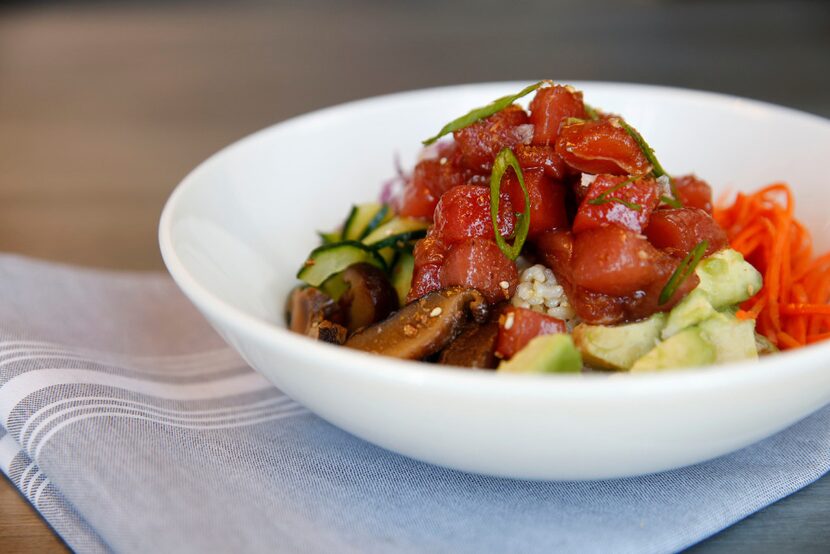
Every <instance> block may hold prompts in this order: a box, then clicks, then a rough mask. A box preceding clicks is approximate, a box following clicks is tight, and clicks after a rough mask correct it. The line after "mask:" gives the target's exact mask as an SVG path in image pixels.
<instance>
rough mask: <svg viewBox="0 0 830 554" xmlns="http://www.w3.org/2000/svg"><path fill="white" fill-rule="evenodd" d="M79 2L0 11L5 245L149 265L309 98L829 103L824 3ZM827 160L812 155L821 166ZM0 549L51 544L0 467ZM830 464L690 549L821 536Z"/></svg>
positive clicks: (793, 542)
mask: <svg viewBox="0 0 830 554" xmlns="http://www.w3.org/2000/svg"><path fill="white" fill-rule="evenodd" d="M549 4H550V3H547V2H543V1H541V0H539V1H537V2H530V3H526V4H524V5H523V7H521V8H514V7H508V6H507V5H505V4H503V3H491V2H485V3H470V4H464V3H459V4H453V5H452V6H449V7H447V6H444V3H440V2H436V3H417V2H399V3H391V4H388V5H387V4H383V5H382V4H381V3H376V2H370V1H368V0H366V1H364V2H357V3H354V2H352V3H349V4H348V6H347V5H345V4H339V3H335V2H329V3H326V2H319V1H314V2H306V3H304V4H303V5H302V6H283V5H279V4H275V3H271V4H266V5H260V6H256V5H250V6H249V5H242V4H240V3H235V4H234V5H233V7H230V6H221V5H216V4H210V5H208V6H205V5H203V4H201V3H193V4H188V3H185V4H181V5H176V6H167V5H164V4H163V3H158V4H155V3H151V5H150V7H146V6H143V7H142V6H133V5H130V4H121V3H119V4H117V5H115V6H109V7H105V6H104V5H99V4H94V3H93V4H90V5H87V4H85V3H81V4H78V5H77V6H75V5H71V4H70V5H69V6H68V7H67V6H66V5H65V4H64V5H61V6H42V5H40V4H34V5H32V6H28V5H27V4H26V3H16V4H13V5H11V6H6V7H5V8H2V7H0V250H1V251H13V252H20V253H24V254H27V255H32V256H38V257H43V258H48V259H53V260H61V261H66V262H72V263H77V264H84V265H91V266H101V267H114V268H122V269H161V268H162V263H161V258H160V257H159V254H158V249H157V246H156V224H157V220H158V214H159V212H160V210H161V207H162V204H163V202H164V200H165V198H166V197H167V195H168V194H169V193H170V191H171V190H172V188H173V186H174V185H175V184H176V182H177V181H178V180H179V179H180V178H181V177H182V176H183V175H184V174H185V173H186V172H187V171H188V170H189V169H190V168H192V167H193V166H194V165H195V164H196V163H198V162H199V161H200V160H202V159H204V158H205V157H206V156H208V155H209V154H211V153H212V152H214V151H215V150H217V149H218V148H220V147H222V146H223V145H225V144H227V143H228V142H230V141H232V140H234V139H236V138H239V137H241V136H244V135H245V134H247V133H249V132H251V131H254V130H256V129H259V128H261V127H264V126H266V125H268V124H271V123H274V122H277V121H279V120H282V119H284V118H286V117H289V116H291V115H295V114H298V113H302V112H305V111H308V110H311V109H314V108H318V107H322V106H326V105H330V104H334V103H338V102H342V101H346V100H351V99H355V98H360V97H364V96H369V95H375V94H382V93H386V92H393V91H397V90H404V89H410V88H420V87H426V86H433V85H440V84H452V83H460V82H472V81H488V80H509V79H537V78H541V77H551V78H555V79H560V80H561V79H574V80H576V79H598V80H617V81H638V82H652V83H660V84H666V85H675V86H687V87H693V88H703V89H709V90H719V91H723V92H728V93H734V94H740V95H744V96H750V97H756V98H761V99H766V100H770V101H773V102H778V103H783V104H787V105H791V106H795V107H799V108H801V109H805V110H808V111H813V112H816V113H819V114H822V115H824V116H827V115H828V114H830V94H828V92H830V72H828V71H827V56H828V53H830V33H827V32H826V31H827V28H828V23H829V22H830V13H829V12H828V9H827V8H826V7H825V4H822V3H818V2H814V3H800V2H792V3H788V4H787V7H786V9H784V7H783V6H782V5H781V4H779V3H777V2H760V3H753V4H746V3H740V2H739V3H709V2H707V3H702V4H698V3H690V2H639V3H636V4H635V5H633V6H623V5H621V3H614V2H611V1H610V0H609V1H608V2H607V3H606V5H604V6H603V5H602V4H600V5H599V6H597V5H596V4H594V5H592V6H582V5H581V4H577V3H573V4H574V5H571V6H569V7H567V8H565V7H558V8H557V7H556V6H552V5H549ZM819 169H820V168H819ZM0 514H1V515H0V551H2V552H12V551H23V550H35V551H40V552H57V551H61V550H63V548H64V547H63V546H62V543H61V542H60V541H59V539H57V538H56V537H55V535H54V534H53V533H52V531H51V530H50V529H49V528H48V527H47V526H46V525H45V524H44V523H43V522H42V521H41V520H40V519H39V518H38V517H37V516H36V515H35V514H34V512H33V511H32V510H31V508H30V507H29V506H28V504H26V503H25V501H23V500H22V498H21V497H20V496H19V495H18V494H17V493H16V491H15V489H14V488H13V487H12V486H11V485H10V484H9V483H8V482H7V481H0ZM828 514H830V478H828V477H825V478H824V479H822V480H820V481H819V482H817V483H815V484H814V485H811V486H809V487H807V488H806V489H804V490H803V491H801V492H799V493H797V494H795V495H793V496H792V497H790V498H788V499H786V500H783V501H781V502H778V503H777V504H775V505H773V506H771V507H769V508H767V509H765V510H762V511H761V512H759V513H758V514H756V515H754V516H752V517H750V518H748V519H747V520H745V521H743V522H741V523H739V524H738V525H735V526H734V527H732V528H730V529H728V530H726V531H724V532H722V533H720V534H718V535H717V536H715V537H714V538H712V539H709V540H707V541H705V542H704V543H702V544H701V545H698V546H697V547H695V548H694V549H693V550H695V551H698V552H733V551H743V552H749V551H752V552H758V551H768V552H777V551H782V550H790V551H796V550H797V551H802V552H806V551H815V552H819V551H827V547H828V544H830V525H828V524H827V516H828Z"/></svg>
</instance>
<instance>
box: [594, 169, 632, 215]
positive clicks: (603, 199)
mask: <svg viewBox="0 0 830 554" xmlns="http://www.w3.org/2000/svg"><path fill="white" fill-rule="evenodd" d="M635 180H636V177H629V178H628V179H626V180H625V181H623V182H621V183H618V184H616V185H614V186H613V187H611V188H610V189H608V190H606V191H605V192H603V193H602V194H600V195H599V196H597V197H596V198H594V199H592V200H588V203H589V204H591V205H594V206H602V205H603V204H607V203H609V202H617V203H618V204H622V205H623V206H625V207H626V208H628V209H630V210H634V211H637V212H639V211H642V209H643V207H642V206H640V205H639V204H637V203H635V202H629V201H628V200H624V199H622V198H618V197H616V196H611V194H613V193H615V192H617V191H618V190H620V189H621V188H623V187H625V186H628V185H630V184H631V183H633V182H634V181H635Z"/></svg>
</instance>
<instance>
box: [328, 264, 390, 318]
mask: <svg viewBox="0 0 830 554" xmlns="http://www.w3.org/2000/svg"><path fill="white" fill-rule="evenodd" d="M342 278H343V281H344V282H345V283H346V284H347V285H348V287H349V288H348V289H346V291H345V292H344V293H343V295H342V296H341V297H340V308H341V309H342V310H343V314H344V316H345V320H346V327H348V329H349V332H350V333H352V332H354V331H357V330H358V329H361V328H363V327H366V326H367V325H371V324H372V323H376V322H378V321H381V320H382V319H384V318H386V316H388V315H389V314H390V313H392V312H393V311H395V310H397V309H398V295H397V293H396V292H395V289H394V288H392V285H391V283H389V279H388V278H387V277H386V275H385V274H384V273H383V271H381V270H380V269H378V268H376V267H375V266H373V265H370V264H367V263H358V264H353V265H350V266H349V267H347V268H346V270H345V271H344V272H343V275H342Z"/></svg>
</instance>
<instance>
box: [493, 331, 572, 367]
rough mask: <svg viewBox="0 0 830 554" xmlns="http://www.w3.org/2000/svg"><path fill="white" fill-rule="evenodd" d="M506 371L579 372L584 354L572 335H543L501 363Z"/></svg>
mask: <svg viewBox="0 0 830 554" xmlns="http://www.w3.org/2000/svg"><path fill="white" fill-rule="evenodd" d="M498 370H499V371H501V372H504V373H578V372H579V371H580V370H582V356H580V355H579V350H577V349H576V346H574V343H573V340H571V336H570V335H566V334H561V333H558V334H555V335H541V336H538V337H536V338H534V339H533V340H531V341H530V342H529V343H527V345H526V346H525V347H524V348H522V349H521V350H519V352H517V353H516V354H515V355H514V356H513V357H512V358H510V360H506V361H503V362H502V363H501V364H499V368H498Z"/></svg>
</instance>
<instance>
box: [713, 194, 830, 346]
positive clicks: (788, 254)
mask: <svg viewBox="0 0 830 554" xmlns="http://www.w3.org/2000/svg"><path fill="white" fill-rule="evenodd" d="M719 204H720V205H719V206H718V207H716V208H715V212H714V217H715V220H716V221H717V222H718V223H719V224H720V226H721V227H723V228H724V230H725V231H726V234H727V236H728V237H729V242H730V245H731V246H732V248H734V249H735V250H737V251H739V252H740V253H741V254H743V256H744V258H746V260H747V261H748V262H750V263H751V264H753V265H754V266H755V267H756V268H757V269H758V271H760V272H761V274H762V275H763V276H764V286H763V287H762V288H761V290H760V291H759V292H758V293H757V294H756V295H755V296H753V297H752V298H750V299H749V300H747V301H746V302H744V303H743V304H742V305H741V309H740V310H739V311H738V313H737V316H738V317H739V318H740V319H755V320H756V330H757V331H758V332H759V333H761V334H762V335H764V336H765V337H767V338H768V339H769V340H770V341H771V342H772V343H773V344H775V345H776V346H777V347H778V348H781V349H788V348H797V347H799V346H804V345H805V344H812V343H815V342H818V341H821V340H825V339H830V252H827V253H825V254H823V255H821V256H819V257H816V258H814V257H813V246H812V237H811V236H810V232H809V231H808V230H807V228H806V227H805V226H804V225H803V224H802V223H801V222H800V221H798V220H797V219H795V215H794V211H795V201H794V199H793V193H792V191H791V190H790V188H789V187H788V186H787V185H786V184H785V183H774V184H772V185H769V186H767V187H764V188H762V189H760V190H758V191H756V192H754V193H752V194H744V193H738V195H737V197H736V198H735V200H734V201H733V202H732V204H731V205H727V203H726V202H725V201H724V200H721V202H719Z"/></svg>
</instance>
